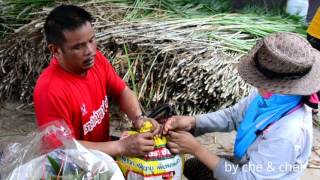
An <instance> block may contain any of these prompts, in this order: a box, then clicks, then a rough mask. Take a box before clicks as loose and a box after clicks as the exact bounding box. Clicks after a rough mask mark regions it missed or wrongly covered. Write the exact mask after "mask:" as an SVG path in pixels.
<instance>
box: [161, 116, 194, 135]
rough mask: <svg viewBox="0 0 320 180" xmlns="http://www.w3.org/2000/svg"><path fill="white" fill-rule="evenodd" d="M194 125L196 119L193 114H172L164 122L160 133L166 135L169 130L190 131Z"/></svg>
mask: <svg viewBox="0 0 320 180" xmlns="http://www.w3.org/2000/svg"><path fill="white" fill-rule="evenodd" d="M195 126H196V120H195V118H194V117H193V116H172V117H170V118H168V120H167V122H166V123H165V124H164V128H163V132H162V133H163V134H165V135H166V134H168V132H169V131H176V130H180V131H190V130H191V129H194V128H195Z"/></svg>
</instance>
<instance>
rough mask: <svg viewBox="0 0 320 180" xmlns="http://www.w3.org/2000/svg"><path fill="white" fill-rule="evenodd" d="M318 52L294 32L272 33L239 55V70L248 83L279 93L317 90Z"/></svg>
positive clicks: (306, 93)
mask: <svg viewBox="0 0 320 180" xmlns="http://www.w3.org/2000/svg"><path fill="white" fill-rule="evenodd" d="M319 58H320V53H319V52H318V51H317V50H315V49H313V48H312V47H311V45H310V44H309V43H308V41H307V40H305V39H304V38H302V37H300V36H299V35H297V34H294V33H288V32H279V33H273V34H271V35H269V36H267V37H265V38H264V39H262V40H260V41H258V42H257V44H256V45H255V46H254V47H253V48H252V49H251V51H250V52H249V53H248V54H247V55H244V56H243V57H241V59H240V62H239V67H238V71H239V74H240V76H241V77H242V78H243V79H244V80H245V81H246V82H247V83H249V84H251V85H253V86H255V87H257V88H264V89H266V90H268V91H271V92H274V93H279V94H295V95H311V94H312V93H315V92H317V91H319V90H320V59H319Z"/></svg>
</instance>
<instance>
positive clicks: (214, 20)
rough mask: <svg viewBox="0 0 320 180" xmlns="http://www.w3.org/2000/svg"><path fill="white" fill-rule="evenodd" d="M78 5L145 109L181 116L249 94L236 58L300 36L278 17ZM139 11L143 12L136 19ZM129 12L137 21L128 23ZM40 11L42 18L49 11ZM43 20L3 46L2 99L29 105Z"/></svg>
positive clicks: (41, 60)
mask: <svg viewBox="0 0 320 180" xmlns="http://www.w3.org/2000/svg"><path fill="white" fill-rule="evenodd" d="M135 2H137V1H135ZM141 2H146V1H141ZM148 2H149V1H148ZM150 2H153V1H150ZM161 2H162V1H161ZM84 6H85V8H86V9H88V10H89V11H90V12H92V14H93V15H94V16H95V17H96V21H95V22H94V23H93V24H94V26H95V29H96V31H97V33H96V38H97V42H98V43H99V48H100V49H101V50H102V51H103V52H105V54H107V55H108V57H109V58H110V60H111V61H112V63H113V65H114V67H115V68H116V70H117V71H118V73H120V74H121V75H122V76H123V77H124V79H125V80H126V81H127V82H128V84H129V85H130V86H131V88H132V89H133V90H134V91H135V92H136V94H137V95H138V97H139V99H140V100H141V102H142V103H143V106H144V107H146V108H147V109H152V108H153V107H154V106H156V105H158V104H161V103H163V102H170V103H171V104H172V105H174V106H176V108H177V110H178V111H179V112H180V113H198V112H207V111H211V110H215V109H217V108H220V107H226V106H229V105H230V104H233V103H234V102H235V101H237V100H238V99H239V98H241V97H243V96H244V95H246V94H247V93H248V91H249V89H250V87H249V86H248V85H247V84H245V83H244V82H243V81H241V79H240V77H239V76H237V71H236V65H237V62H238V59H239V57H240V56H242V55H243V54H244V53H246V52H247V51H248V50H249V49H250V48H251V47H252V45H253V44H254V43H255V42H256V40H257V39H259V38H261V37H263V36H265V35H267V34H269V33H272V32H278V31H291V32H300V31H301V25H300V24H299V23H296V22H294V21H291V20H290V19H283V17H269V16H258V15H254V14H223V13H222V14H216V15H212V16H208V14H207V12H206V13H205V15H201V13H198V12H197V13H196V14H195V15H194V16H192V13H190V11H188V12H185V13H184V14H188V18H186V17H183V15H177V13H175V11H173V10H168V9H165V8H163V9H154V8H155V6H151V5H148V6H147V7H144V8H143V7H141V6H127V5H126V4H125V3H124V4H116V5H114V4H105V3H86V4H84ZM166 7H167V6H166ZM179 7H180V8H183V7H186V5H181V6H179ZM196 7H198V6H196ZM150 9H151V10H150ZM196 9H197V8H193V9H192V11H196ZM137 10H139V11H137ZM140 10H142V12H144V13H146V12H148V13H147V14H145V15H141V16H140V17H137V14H136V13H137V12H141V11H140ZM133 12H135V16H134V17H137V18H138V19H134V18H132V17H133V16H132V15H133ZM152 12H154V13H152ZM182 12H183V11H182ZM42 13H43V16H44V15H45V14H46V13H48V10H46V11H43V12H42ZM174 14H176V16H173V15H174ZM123 19H127V20H123ZM42 22H43V19H41V18H40V19H36V20H34V21H33V22H31V23H30V24H28V25H25V26H24V27H22V28H20V31H19V32H18V33H16V34H15V37H14V38H12V39H10V38H9V39H8V40H7V41H6V42H5V43H2V44H1V47H2V48H1V49H2V50H1V55H0V64H1V65H2V70H1V72H0V75H1V79H0V80H1V81H2V82H3V83H2V84H1V86H0V92H1V97H2V98H8V97H9V98H13V97H19V99H20V100H22V101H24V102H31V101H32V89H33V86H34V83H35V79H36V78H37V77H38V75H39V73H40V71H41V70H42V69H43V68H44V67H45V66H46V65H47V64H48V57H49V52H47V50H46V47H45V43H44V41H43V39H42V38H41V37H42V34H41V26H42Z"/></svg>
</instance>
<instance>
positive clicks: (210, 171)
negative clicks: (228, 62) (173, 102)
mask: <svg viewBox="0 0 320 180" xmlns="http://www.w3.org/2000/svg"><path fill="white" fill-rule="evenodd" d="M318 58H320V54H319V52H318V51H316V50H315V49H313V48H312V47H311V45H310V44H309V43H308V42H307V40H305V38H303V37H300V36H299V35H297V34H294V33H289V32H279V33H273V34H271V35H269V36H267V37H265V38H263V39H262V40H260V41H258V42H257V44H256V45H255V46H254V47H253V48H252V50H251V51H250V52H249V53H248V54H247V55H245V56H243V57H241V59H240V61H239V66H238V71H239V74H240V76H241V77H242V78H243V80H244V81H246V82H247V83H249V84H251V85H252V86H254V87H255V88H256V89H254V90H253V91H252V92H251V93H250V94H249V96H247V97H245V98H244V99H242V100H241V101H239V102H238V103H237V104H235V105H234V106H232V107H229V108H226V109H222V110H219V111H216V112H212V113H208V114H201V115H196V116H173V117H171V118H169V119H168V121H167V122H166V124H165V125H164V133H165V134H168V136H169V143H168V145H169V147H170V149H171V151H172V152H175V153H189V154H192V155H194V156H195V158H191V159H189V160H187V161H186V163H185V170H184V174H185V176H186V177H187V178H188V179H198V180H199V179H212V178H215V179H223V180H226V179H290V180H291V179H298V178H299V176H301V175H302V173H303V170H304V169H305V168H306V167H307V164H308V158H309V157H310V155H311V149H312V133H313V127H312V113H311V108H310V107H309V106H307V104H310V102H312V103H318V101H319V99H318V97H317V96H316V95H315V93H316V92H317V91H319V90H320V78H319V77H318V76H319V74H320V60H319V59H318ZM233 130H236V131H237V135H236V139H235V144H234V157H233V158H223V157H219V156H217V155H215V154H212V153H210V152H209V151H208V150H206V149H205V148H204V147H203V146H201V145H200V144H199V142H197V140H196V139H195V138H194V137H193V136H192V134H191V133H190V132H192V133H193V134H194V135H196V136H198V135H202V134H204V133H209V132H230V131H233Z"/></svg>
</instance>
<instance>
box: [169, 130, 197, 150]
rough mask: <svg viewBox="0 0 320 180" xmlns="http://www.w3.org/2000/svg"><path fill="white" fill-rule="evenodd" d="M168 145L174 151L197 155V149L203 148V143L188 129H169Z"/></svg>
mask: <svg viewBox="0 0 320 180" xmlns="http://www.w3.org/2000/svg"><path fill="white" fill-rule="evenodd" d="M168 134H169V142H168V147H169V148H170V151H171V152H172V153H176V154H181V153H187V154H192V155H195V154H197V151H200V150H202V148H203V147H202V146H201V144H200V143H199V142H198V141H197V140H196V139H195V138H194V137H193V136H192V135H191V134H190V133H189V132H186V131H177V132H174V131H169V133H168Z"/></svg>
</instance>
